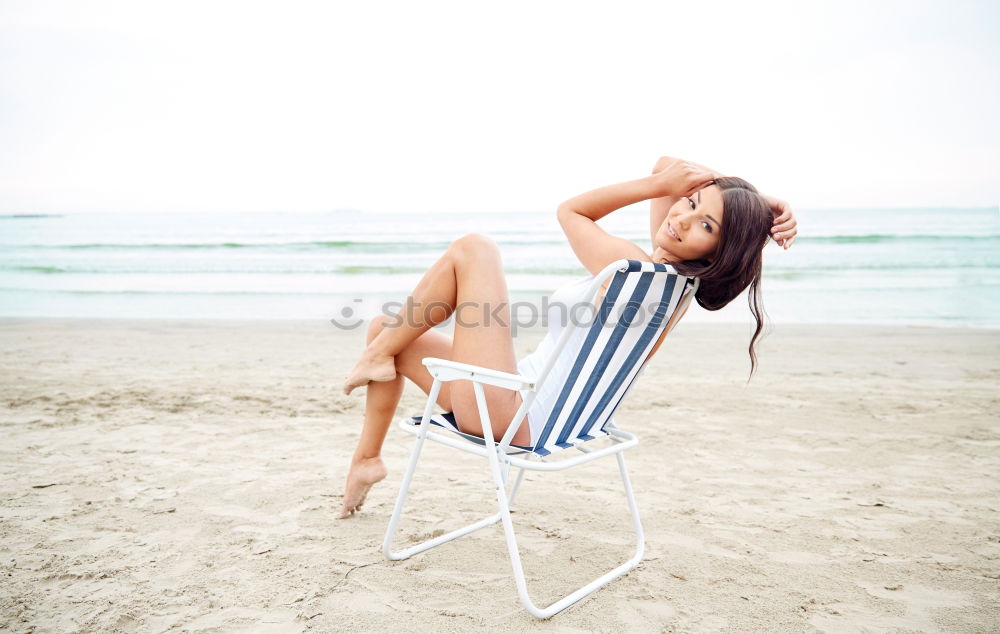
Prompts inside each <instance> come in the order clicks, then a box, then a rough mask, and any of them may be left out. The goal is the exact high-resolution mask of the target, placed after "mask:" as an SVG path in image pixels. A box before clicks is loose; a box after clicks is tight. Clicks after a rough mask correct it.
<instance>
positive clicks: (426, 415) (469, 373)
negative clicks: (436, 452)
mask: <svg viewBox="0 0 1000 634" xmlns="http://www.w3.org/2000/svg"><path fill="white" fill-rule="evenodd" d="M628 264H629V261H628V260H624V259H623V260H617V261H615V262H612V263H611V264H609V265H608V266H607V267H605V268H604V269H603V270H602V271H601V272H600V273H599V274H597V275H596V276H595V277H594V280H593V281H592V282H591V285H590V287H589V289H588V290H587V294H586V297H587V301H592V300H593V298H594V296H595V295H596V293H597V290H598V289H599V288H600V287H601V285H602V284H603V283H604V281H605V280H607V279H608V278H609V277H611V276H612V275H613V274H614V273H615V272H616V271H625V270H627V267H628ZM643 264H646V263H643ZM642 270H646V268H645V267H643V269H642ZM696 290H697V280H695V283H694V285H693V286H692V287H689V289H688V293H687V295H685V296H684V297H683V298H682V299H681V300H679V301H678V303H677V307H676V308H675V309H674V310H675V312H676V311H677V310H681V309H682V307H683V306H684V304H685V303H686V302H688V301H690V299H691V297H693V296H694V292H695V291H696ZM671 316H672V315H667V317H666V319H669V318H670V317H671ZM667 327H669V326H667ZM573 330H574V328H573V327H566V328H564V329H563V332H562V335H561V336H560V338H559V341H558V342H557V343H556V346H555V349H554V350H553V352H552V355H551V357H550V358H549V359H548V361H547V362H546V364H545V366H544V367H543V369H542V372H541V375H540V376H539V377H538V379H537V380H532V379H531V378H529V377H524V376H520V375H517V374H510V373H507V372H500V371H497V370H492V369H489V368H483V367H479V366H475V365H470V364H466V363H457V362H455V361H448V360H445V359H436V358H433V357H427V358H425V359H424V360H423V364H424V365H425V366H427V369H428V370H429V371H430V373H431V375H432V376H433V377H434V383H433V385H432V386H431V391H430V394H429V395H428V397H427V404H426V406H425V408H424V412H423V418H422V420H421V424H420V425H411V424H409V423H407V422H405V421H406V419H402V420H400V426H401V427H402V428H403V429H404V430H405V431H407V432H408V433H411V434H414V435H416V440H415V443H414V446H413V451H412V453H411V454H410V461H409V464H408V466H407V468H406V472H405V474H404V475H403V482H402V484H401V485H400V489H399V495H398V497H397V498H396V505H395V507H394V508H393V511H392V517H391V518H390V520H389V526H388V529H387V530H386V534H385V540H384V542H383V544H382V548H383V551H384V552H385V556H386V557H388V558H389V559H392V560H401V559H406V558H408V557H411V556H412V555H415V554H417V553H420V552H423V551H425V550H428V549H430V548H433V547H435V546H438V545H440V544H443V543H445V542H449V541H451V540H453V539H455V538H457V537H461V536H463V535H468V534H469V533H472V532H474V531H477V530H479V529H481V528H484V527H486V526H491V525H493V524H495V523H497V522H498V521H500V522H502V523H503V528H504V535H505V537H506V540H507V550H508V551H509V553H510V559H511V565H512V567H513V571H514V580H515V582H516V584H517V592H518V595H519V597H520V599H521V602H522V603H523V604H524V606H525V607H526V608H527V610H528V612H530V613H531V614H532V615H534V616H536V617H538V618H541V619H546V618H549V617H551V616H552V615H554V614H556V613H558V612H560V611H562V610H564V609H566V608H567V607H569V606H571V605H573V604H574V603H576V602H577V601H579V600H580V599H583V598H584V597H586V596H588V595H590V594H591V593H593V592H594V591H595V590H597V589H598V588H600V587H602V586H604V585H605V584H607V583H608V582H610V581H612V580H614V579H616V578H618V577H620V576H622V575H623V574H625V573H626V572H628V571H629V570H632V569H633V568H635V567H636V566H637V565H638V564H639V562H640V561H641V560H642V555H643V552H644V549H645V544H644V541H643V530H642V522H641V520H640V519H639V510H638V508H637V507H636V503H635V496H634V494H633V492H632V483H631V481H630V480H629V476H628V471H627V470H626V468H625V457H624V455H623V452H624V451H625V450H626V449H630V448H632V447H634V446H636V445H637V444H639V439H638V438H636V437H635V436H634V435H632V434H630V433H628V432H625V431H623V430H620V429H618V428H617V427H616V426H615V425H614V422H613V420H612V419H609V420H608V422H607V423H606V424H605V426H604V431H605V432H607V434H608V437H609V438H610V439H611V440H612V442H613V444H611V445H609V446H605V447H601V448H600V449H594V448H591V447H587V446H585V443H580V444H575V445H574V447H575V448H576V449H578V450H580V451H581V452H582V455H576V456H573V457H571V458H564V459H560V460H550V459H548V458H547V457H541V456H538V455H537V454H535V453H529V452H525V451H522V450H519V449H517V448H516V446H514V447H512V446H511V441H512V440H513V437H514V434H515V433H516V432H517V429H518V427H519V426H520V424H519V422H518V421H522V420H523V419H524V417H525V414H526V413H527V411H528V408H529V407H530V406H531V403H532V402H533V401H534V399H535V395H536V394H537V391H536V390H537V386H539V385H541V384H542V381H544V380H545V378H546V376H548V374H549V371H550V370H551V369H552V366H553V365H554V364H555V361H556V359H557V358H558V356H559V354H560V353H561V352H562V350H563V348H564V347H565V346H566V344H567V343H568V341H569V338H570V336H571V333H572V331H573ZM645 362H646V359H643V360H642V362H641V363H642V366H640V369H639V371H638V373H637V374H636V376H635V378H634V379H633V381H632V383H631V384H630V385H629V386H628V387H627V388H626V391H625V393H624V395H623V397H622V399H621V400H624V398H625V397H626V396H627V395H628V392H629V391H630V390H631V389H632V386H634V385H635V383H636V382H637V381H638V379H639V377H640V376H641V375H642V372H643V370H645ZM457 380H469V381H472V383H473V390H474V392H475V395H476V405H477V407H478V409H479V416H480V420H481V421H482V426H483V437H484V439H487V440H484V441H483V444H478V443H474V442H470V441H468V440H464V439H462V438H460V437H458V436H456V435H455V434H453V433H451V432H449V431H446V430H442V432H438V431H435V430H432V424H431V422H430V419H431V416H432V414H433V411H434V407H435V404H436V402H437V397H438V393H439V392H440V390H441V383H442V382H445V381H457ZM484 384H485V385H494V386H497V387H502V388H505V389H508V390H517V391H519V392H520V393H521V398H522V403H521V407H520V408H519V409H518V410H517V413H516V414H514V418H513V419H512V423H511V425H510V426H509V427H508V429H507V432H506V433H505V434H504V435H503V438H502V439H501V440H500V441H499V442H496V441H494V440H493V438H494V436H493V428H492V425H491V423H490V418H489V411H488V410H487V407H486V396H485V393H484V391H483V385H484ZM427 438H430V439H432V440H435V441H437V442H439V443H442V444H444V445H447V446H449V447H454V448H456V449H461V450H462V451H467V452H469V453H473V454H476V455H479V456H485V457H487V458H488V460H489V469H490V474H491V476H492V478H493V482H494V485H495V488H496V495H497V502H498V504H499V507H500V510H499V512H497V513H494V514H493V515H490V516H489V517H486V518H484V519H482V520H480V521H478V522H474V523H472V524H469V525H468V526H464V527H462V528H459V529H457V530H454V531H451V532H450V533H446V534H444V535H440V536H438V537H435V538H433V539H429V540H427V541H425V542H422V543H420V544H417V545H415V546H411V547H410V548H406V549H404V550H400V551H394V550H393V549H392V540H393V537H394V536H395V534H396V528H397V525H398V523H399V520H400V516H401V515H402V511H403V505H404V503H405V501H406V496H407V493H408V492H409V489H410V483H411V480H412V479H413V473H414V471H415V469H416V466H417V460H418V459H419V457H420V452H421V449H422V448H423V443H424V440H425V439H427ZM521 454H526V457H524V458H522V457H519V456H520V455H521ZM612 454H614V455H615V456H616V458H617V459H618V469H619V471H620V472H621V477H622V482H623V484H624V487H625V495H626V497H627V498H628V507H629V511H630V512H631V515H632V526H633V529H634V530H635V537H636V542H635V554H633V555H632V557H631V558H629V559H628V561H626V562H625V563H623V564H621V565H619V566H618V567H616V568H615V569H613V570H611V571H609V572H607V573H605V574H603V575H601V576H600V577H598V578H596V579H594V580H593V581H591V582H590V583H588V584H586V585H584V586H582V587H580V588H578V589H576V590H574V591H573V592H571V593H569V594H568V595H566V596H565V597H563V598H561V599H559V600H558V601H555V602H554V603H552V604H551V605H549V606H547V607H544V608H540V607H538V606H536V605H535V603H534V602H533V601H532V600H531V597H530V596H529V594H528V588H527V584H526V582H525V578H524V570H523V569H522V566H521V556H520V552H519V551H518V548H517V540H516V538H515V535H514V525H513V522H512V520H511V515H510V507H511V506H512V505H513V503H514V496H515V495H516V494H517V490H518V487H519V486H520V485H521V481H522V480H523V478H524V472H525V471H526V470H528V469H531V470H535V471H558V470H562V469H568V468H570V467H575V466H578V465H581V464H584V463H587V462H591V461H592V460H597V459H598V458H603V457H605V456H608V455H612ZM511 467H518V468H519V469H520V471H519V472H518V474H517V478H516V480H515V481H514V485H513V487H511V489H510V493H509V494H508V493H507V487H506V482H507V479H508V475H509V473H510V468H511Z"/></svg>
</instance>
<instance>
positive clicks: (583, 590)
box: [494, 453, 645, 619]
mask: <svg viewBox="0 0 1000 634" xmlns="http://www.w3.org/2000/svg"><path fill="white" fill-rule="evenodd" d="M618 469H619V471H620V472H621V476H622V484H623V485H624V487H625V495H626V497H627V498H628V506H629V511H630V512H631V515H632V527H633V529H634V530H635V534H636V546H635V554H633V555H632V557H631V558H629V560H628V561H626V562H625V563H623V564H621V565H620V566H618V567H617V568H615V569H613V570H611V571H609V572H607V573H605V574H603V575H601V576H600V577H598V578H596V579H594V580H593V581H591V582H590V583H588V584H586V585H584V586H582V587H580V588H578V589H576V590H574V591H573V592H571V593H569V594H568V595H566V596H565V597H563V598H562V599H559V600H558V601H555V602H554V603H552V604H551V605H549V606H547V607H544V608H539V607H538V606H536V605H535V603H534V602H533V601H532V600H531V597H530V596H529V594H528V586H527V582H526V581H525V578H524V569H523V567H522V565H521V555H520V551H519V550H518V548H517V538H516V537H515V535H514V524H513V521H512V520H511V516H510V506H509V505H508V503H507V497H506V496H505V495H504V491H503V482H502V481H501V480H500V479H499V477H498V476H499V475H500V473H499V470H495V474H494V478H495V479H496V483H497V499H498V501H499V503H500V518H501V520H502V521H503V528H504V537H505V538H506V540H507V551H508V552H509V554H510V562H511V567H512V568H513V570H514V582H515V583H516V584H517V593H518V596H519V597H520V599H521V603H522V604H523V605H524V607H525V608H526V609H527V610H528V612H530V613H531V614H532V615H533V616H535V617H537V618H540V619H547V618H549V617H551V616H553V615H555V614H557V613H559V612H561V611H563V610H565V609H566V608H568V607H569V606H571V605H573V604H574V603H576V602H577V601H579V600H581V599H583V598H584V597H587V596H588V595H590V594H592V593H593V592H594V591H595V590H597V589H598V588H601V587H602V586H604V585H606V584H608V583H609V582H611V581H613V580H615V579H617V578H618V577H620V576H622V575H624V574H625V573H626V572H628V571H629V570H632V569H633V568H635V567H636V566H638V565H639V562H640V561H642V555H643V553H644V552H645V540H644V536H643V530H642V521H641V520H640V518H639V509H638V507H637V506H636V503H635V496H634V494H633V492H632V482H631V480H630V479H629V476H628V470H627V469H626V468H625V457H624V456H623V455H622V454H621V453H619V454H618Z"/></svg>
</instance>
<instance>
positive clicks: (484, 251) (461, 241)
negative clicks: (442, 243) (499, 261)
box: [448, 233, 500, 256]
mask: <svg viewBox="0 0 1000 634" xmlns="http://www.w3.org/2000/svg"><path fill="white" fill-rule="evenodd" d="M448 249H449V251H451V252H452V253H455V254H458V255H461V256H469V255H472V256H482V255H491V256H492V255H496V254H498V253H500V247H498V246H497V243H496V241H494V240H493V238H491V237H489V236H484V235H483V234H481V233H467V234H465V235H464V236H462V237H461V238H458V239H457V240H455V241H454V242H452V243H451V246H450V247H448Z"/></svg>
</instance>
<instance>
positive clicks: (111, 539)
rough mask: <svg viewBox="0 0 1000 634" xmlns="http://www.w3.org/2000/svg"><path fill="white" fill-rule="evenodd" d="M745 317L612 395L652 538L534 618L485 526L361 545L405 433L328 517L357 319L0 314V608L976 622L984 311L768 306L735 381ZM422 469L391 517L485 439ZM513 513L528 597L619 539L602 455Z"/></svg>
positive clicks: (584, 569) (405, 620) (995, 366)
mask: <svg viewBox="0 0 1000 634" xmlns="http://www.w3.org/2000/svg"><path fill="white" fill-rule="evenodd" d="M747 328H748V327H747V326H744V325H740V326H726V325H710V324H687V323H686V324H681V326H680V327H679V328H678V330H677V331H676V332H675V333H674V334H673V335H671V337H670V339H669V340H668V341H667V343H666V344H665V347H664V349H663V350H662V351H661V352H660V353H659V355H658V357H657V358H656V359H655V360H654V362H653V363H652V364H651V366H650V367H649V369H648V371H647V372H646V374H645V375H644V377H643V379H642V381H641V383H640V384H639V385H638V386H637V387H636V388H635V389H634V390H633V391H632V394H631V396H630V399H629V400H628V401H627V402H626V403H625V404H624V406H623V408H622V410H621V411H620V412H619V414H618V416H617V420H618V424H619V425H620V426H621V427H622V428H624V429H627V430H629V431H631V432H633V433H635V434H637V435H638V436H639V437H640V438H641V440H642V442H641V444H640V445H639V446H638V447H637V448H636V449H634V450H632V451H630V452H628V453H627V454H626V458H627V460H628V464H629V468H630V472H631V475H632V478H633V482H634V484H635V487H636V496H637V500H638V503H639V506H640V510H641V514H642V517H643V521H644V526H645V530H646V557H645V560H644V561H643V563H642V564H641V565H640V566H639V567H638V568H637V569H636V570H634V571H632V572H631V573H629V574H628V575H627V576H625V577H624V578H622V579H620V580H618V581H615V582H613V583H612V584H610V585H609V586H607V587H605V588H604V589H602V590H600V591H598V592H597V593H596V594H595V595H593V596H592V597H591V598H589V599H587V600H585V601H583V602H581V603H579V604H577V605H575V606H573V607H572V608H570V609H569V610H567V611H565V612H563V613H562V614H560V615H558V616H556V617H555V618H553V619H552V620H550V621H546V622H539V621H536V620H535V619H533V618H532V617H531V616H530V615H529V614H528V613H527V612H526V611H525V610H524V609H523V608H522V607H521V604H520V602H519V601H518V599H517V594H516V590H515V588H514V583H513V578H512V576H511V572H510V565H509V561H508V559H507V555H506V549H505V545H504V541H503V537H502V532H501V529H500V528H499V527H493V528H490V529H486V530H483V531H480V532H478V533H475V534H473V535H472V536H469V537H465V538H462V539H461V540H459V541H457V542H453V543H451V544H448V545H445V546H442V547H440V548H437V549H435V550H432V551H431V552H429V553H424V554H422V555H418V556H416V557H414V558H412V559H410V560H407V561H404V562H389V561H387V560H386V559H385V558H384V557H383V555H382V553H381V549H380V547H381V541H382V537H383V534H384V531H385V528H386V523H387V520H388V517H389V513H390V511H391V507H392V504H393V502H394V499H395V495H396V491H397V489H398V485H399V480H400V477H401V475H402V471H403V467H404V463H405V457H406V455H407V454H408V452H409V449H410V446H411V442H412V437H411V436H409V435H407V434H404V433H401V432H400V431H399V430H397V429H393V430H391V431H390V434H389V438H388V440H387V443H386V450H385V458H386V461H387V463H388V465H389V467H390V473H389V477H388V478H387V479H386V481H385V482H383V483H382V484H380V485H379V486H377V487H376V488H375V489H374V490H373V491H372V493H371V495H370V497H369V500H368V502H367V503H366V505H365V508H364V509H363V510H362V512H361V513H360V514H359V515H357V516H355V517H352V518H350V519H348V520H343V521H337V520H335V519H334V518H335V515H336V512H337V510H338V509H339V505H340V494H341V490H342V486H343V479H344V475H345V470H346V467H347V464H348V461H349V457H350V454H351V451H352V449H353V445H354V442H355V440H356V439H357V437H358V432H359V430H360V425H361V413H362V406H363V394H364V390H359V391H358V392H356V393H355V394H354V395H352V396H350V397H344V396H342V395H341V394H340V391H339V386H340V380H341V378H342V376H343V375H344V373H345V372H346V371H347V370H348V369H349V368H350V366H351V364H352V362H353V360H354V356H355V355H356V354H357V353H358V352H359V351H360V350H361V347H362V343H363V335H362V334H361V331H353V332H344V331H338V330H336V329H334V328H333V327H332V326H330V325H329V324H326V323H317V322H277V321H276V322H265V321H257V322H254V321H244V322H225V321H214V322H208V321H201V322H196V321H156V320H135V321H131V320H129V321H125V320H97V321H84V320H15V319H6V320H3V321H0V390H2V394H0V412H2V414H0V425H2V438H3V442H2V447H0V476H2V480H3V487H2V490H0V495H2V504H0V576H2V579H3V582H2V583H0V630H4V631H14V632H74V631H81V632H96V631H106V632H117V631H120V632H161V631H166V630H176V631H184V632H218V631H236V630H250V631H265V632H266V631H274V632H296V631H317V632H327V631H330V632H338V631H351V632H357V631H387V632H389V631H391V632H401V631H407V632H409V631H412V632H417V631H420V632H423V631H438V632H464V631H468V630H473V629H490V630H498V631H525V630H529V629H531V630H535V629H537V630H541V631H549V630H551V631H560V632H591V631H594V632H624V631H653V632H656V631H663V632H703V631H724V632H782V631H787V632H809V631H831V632H986V631H997V628H998V622H1000V418H998V415H997V411H998V410H1000V390H998V385H1000V331H996V330H973V329H940V328H924V327H903V326H897V327H888V326H885V327H875V326H781V327H779V328H777V329H776V330H775V331H774V332H773V333H772V334H771V335H770V336H769V337H768V338H767V339H766V340H765V341H764V343H763V344H762V345H761V347H760V357H761V365H760V368H759V371H758V374H757V375H756V376H755V377H754V379H753V381H751V383H750V384H749V385H747V384H746V375H747V371H748V367H749V362H748V360H747V356H746V342H747V340H748V331H747ZM540 336H541V332H539V331H533V332H527V333H524V334H522V335H521V336H520V337H519V338H518V342H517V346H518V352H519V354H525V353H527V352H528V351H530V350H531V349H532V347H533V346H534V345H535V343H537V341H538V340H539V338H540ZM422 403H423V394H422V393H421V392H420V391H419V390H418V389H417V388H416V387H415V386H413V385H412V384H411V385H408V386H407V389H406V393H405V394H404V398H403V402H402V405H401V410H400V414H404V413H405V414H415V413H418V412H419V411H420V410H421V407H422ZM422 464H423V465H424V466H423V468H422V469H420V470H418V472H417V475H416V478H415V485H414V492H413V495H412V496H411V498H410V501H409V503H408V507H407V508H408V511H409V513H410V514H409V517H408V519H407V520H405V521H404V522H403V524H402V525H401V534H402V535H415V536H427V535H431V534H434V533H435V532H439V531H443V530H447V529H450V528H452V527H456V526H458V525H460V523H462V522H468V521H471V520H472V519H476V518H478V517H479V516H484V515H486V514H487V512H491V509H492V508H493V506H492V505H493V504H494V498H493V493H492V490H491V489H490V488H489V486H488V485H487V477H486V466H485V464H484V463H483V461H481V460H480V459H478V458H476V457H473V456H465V455H456V452H451V451H449V450H448V449H446V448H444V447H440V446H437V445H434V446H431V447H429V448H428V449H427V450H426V453H425V462H423V463H422ZM581 480H582V482H581ZM553 501H557V503H556V504H553ZM515 510H516V512H515V516H514V518H515V525H516V526H517V528H518V530H519V536H520V542H521V546H522V554H523V557H524V561H525V566H526V573H527V575H528V579H529V584H530V586H531V589H532V592H533V594H534V597H535V598H536V600H537V601H538V602H547V601H549V600H551V599H553V598H555V597H557V596H561V593H563V592H565V591H567V590H569V589H572V588H575V587H577V586H578V585H580V584H582V583H584V582H586V581H587V580H589V579H590V578H591V577H593V576H595V575H597V574H599V573H600V572H602V571H603V570H604V569H606V568H611V567H613V566H614V565H616V564H617V563H618V562H620V561H622V560H624V559H626V558H627V557H628V556H629V555H630V554H631V551H630V540H631V533H630V527H629V525H628V516H627V509H626V505H625V501H624V497H623V496H622V495H621V492H620V489H619V487H618V483H617V481H616V466H615V464H614V461H599V462H598V463H597V464H593V465H590V466H588V467H586V468H585V469H584V470H582V471H577V472H576V473H571V474H570V475H568V476H567V475H564V474H531V475H529V476H528V478H527V480H526V482H525V484H524V486H523V489H522V493H521V494H520V497H519V500H518V503H517V506H516V509H515Z"/></svg>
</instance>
